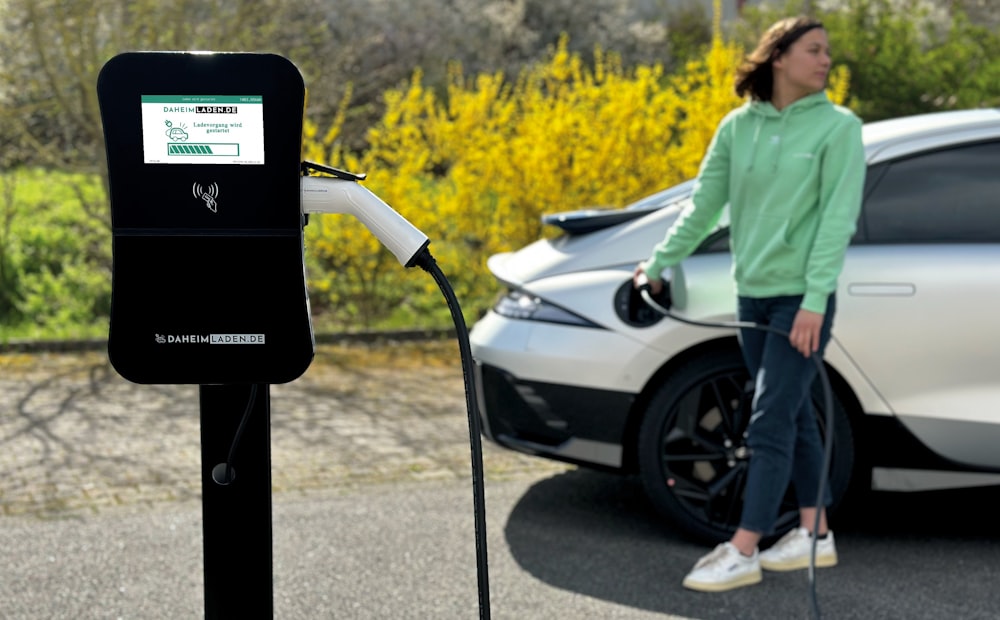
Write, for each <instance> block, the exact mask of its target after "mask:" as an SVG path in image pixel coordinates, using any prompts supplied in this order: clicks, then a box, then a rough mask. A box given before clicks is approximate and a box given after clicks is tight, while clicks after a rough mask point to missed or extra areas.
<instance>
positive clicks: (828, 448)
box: [638, 274, 833, 619]
mask: <svg viewBox="0 0 1000 620" xmlns="http://www.w3.org/2000/svg"><path fill="white" fill-rule="evenodd" d="M638 281H639V282H638V283H639V287H638V288H639V294H640V295H641V296H642V299H643V301H645V302H646V304H647V305H648V306H649V307H651V308H653V309H654V310H656V311H657V312H659V313H660V314H662V315H664V316H666V317H669V318H671V319H673V320H675V321H679V322H681V323H687V324H688V325H695V326H697V327H712V328H725V329H730V328H731V329H756V330H758V331H763V332H769V333H772V334H776V335H778V336H782V337H784V338H788V337H789V334H788V332H786V331H784V330H782V329H778V328H776V327H772V326H771V325H761V324H760V323H751V322H748V321H699V320H696V319H689V318H687V317H684V316H680V315H679V314H675V313H674V312H672V311H671V310H670V308H669V301H668V302H667V304H668V305H667V306H666V307H665V306H663V305H662V304H660V303H659V302H657V301H656V300H655V299H653V295H652V287H651V286H650V284H649V281H648V280H647V279H646V276H645V275H641V274H640V276H639V278H638ZM663 285H664V286H665V287H669V286H670V283H669V282H664V283H663ZM810 357H811V358H812V360H813V362H815V364H816V372H817V375H818V376H819V379H820V383H821V384H822V386H823V406H824V407H825V408H826V437H825V438H824V441H823V467H822V469H821V470H820V479H819V492H818V494H817V497H816V507H817V510H816V520H815V521H814V522H813V536H812V546H811V547H810V551H809V594H810V605H811V608H812V612H813V617H814V618H817V619H818V618H819V617H820V612H819V601H818V600H817V597H816V545H817V544H818V540H819V539H818V538H817V532H819V516H820V510H819V507H820V506H822V505H823V495H824V492H825V490H826V478H827V476H828V475H829V472H830V461H831V460H832V457H833V389H832V388H831V387H830V377H829V376H828V375H827V374H826V367H825V366H824V364H823V359H822V358H821V357H820V356H819V355H811V356H810Z"/></svg>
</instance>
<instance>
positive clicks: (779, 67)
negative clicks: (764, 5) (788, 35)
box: [771, 28, 830, 96]
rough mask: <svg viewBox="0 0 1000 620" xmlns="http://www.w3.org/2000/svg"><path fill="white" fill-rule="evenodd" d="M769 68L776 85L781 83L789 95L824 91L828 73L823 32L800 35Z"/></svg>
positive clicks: (827, 53) (828, 52)
mask: <svg viewBox="0 0 1000 620" xmlns="http://www.w3.org/2000/svg"><path fill="white" fill-rule="evenodd" d="M771 67H772V69H773V71H774V79H775V82H776V83H777V82H779V81H780V82H782V83H783V85H784V87H785V89H786V90H787V92H789V93H794V94H795V95H798V96H805V95H810V94H812V93H816V92H819V91H821V90H823V89H824V88H825V87H826V77H827V74H828V73H829V72H830V45H829V43H828V41H827V38H826V30H823V29H822V28H813V29H812V30H810V31H808V32H806V33H805V34H803V35H802V36H801V37H799V38H798V40H797V41H795V42H794V43H792V44H791V45H790V46H789V47H788V49H787V50H785V53H784V54H782V55H781V56H779V57H778V58H776V59H775V60H774V62H772V63H771Z"/></svg>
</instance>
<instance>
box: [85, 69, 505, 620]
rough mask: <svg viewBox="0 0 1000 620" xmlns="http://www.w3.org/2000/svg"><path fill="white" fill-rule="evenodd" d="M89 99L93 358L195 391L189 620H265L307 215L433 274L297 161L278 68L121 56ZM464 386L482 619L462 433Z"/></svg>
mask: <svg viewBox="0 0 1000 620" xmlns="http://www.w3.org/2000/svg"><path fill="white" fill-rule="evenodd" d="M97 94H98V101H99V104H100V108H101V117H102V121H103V125H104V136H105V145H106V151H107V159H108V175H109V180H110V201H111V222H112V236H113V237H112V243H113V246H112V249H113V274H112V299H111V322H110V328H109V336H108V356H109V359H110V361H111V364H112V366H113V367H114V368H115V370H116V371H117V372H118V373H119V374H120V375H121V376H122V377H124V378H125V379H128V380H130V381H132V382H135V383H141V384H194V385H198V386H199V399H200V401H199V403H200V408H201V457H202V514H203V536H204V552H205V556H204V564H205V617H206V618H233V617H264V616H268V615H273V591H272V590H273V577H272V548H271V542H272V541H271V459H270V395H269V386H270V384H273V383H287V382H289V381H293V380H295V379H296V378H298V377H299V376H301V375H302V373H304V372H305V371H306V369H307V368H308V367H309V365H310V363H311V362H312V359H313V354H314V348H315V339H314V335H313V329H312V319H311V316H310V309H309V298H308V292H307V289H306V276H305V266H304V237H303V228H304V226H305V225H306V224H307V222H308V217H309V214H310V213H344V214H350V215H353V216H355V217H357V218H358V219H360V220H361V221H362V222H363V223H364V224H365V225H366V226H367V227H368V229H369V230H370V231H371V232H372V233H373V234H375V235H376V236H377V237H378V238H379V239H380V240H381V241H382V243H383V244H384V245H386V246H387V247H388V248H389V249H390V251H392V253H393V254H394V255H395V256H396V258H397V259H398V260H399V262H400V263H401V264H402V265H404V266H405V267H412V266H414V265H417V264H419V265H420V266H421V267H423V268H424V269H425V270H427V271H429V272H431V274H432V275H435V277H436V279H437V280H438V283H439V285H441V284H442V281H443V276H440V272H439V271H437V270H436V265H434V263H433V259H432V258H430V255H429V253H427V252H426V248H427V245H428V243H429V242H428V239H427V237H426V236H425V235H424V234H423V233H421V232H420V231H419V230H417V229H416V228H414V227H413V226H412V225H410V224H409V222H407V221H406V220H405V219H403V218H402V217H401V216H399V215H398V214H397V213H396V212H395V211H394V210H393V209H392V208H391V207H389V206H388V205H386V204H385V203H384V202H382V201H381V200H380V199H379V198H378V197H377V196H375V195H374V194H372V193H371V192H369V191H368V190H366V189H365V188H363V187H362V186H361V185H359V183H358V181H360V180H362V179H363V178H364V177H363V176H360V175H353V174H351V173H347V172H344V171H340V170H336V169H332V168H324V167H322V166H318V165H315V164H309V163H308V162H302V161H301V153H302V122H303V116H304V112H305V101H306V90H305V84H304V82H303V79H302V76H301V74H300V73H299V71H298V69H297V68H296V67H295V66H294V64H292V63H291V62H290V61H289V60H287V59H285V58H283V57H281V56H278V55H274V54H254V53H196V52H131V53H124V54H120V55H118V56H115V57H114V58H112V59H111V60H109V61H108V62H107V63H106V64H105V65H104V67H103V69H102V70H101V73H100V76H99V78H98V82H97ZM312 172H319V173H323V174H326V175H330V176H322V177H317V176H310V173H312ZM445 288H446V287H444V286H442V290H443V291H445V293H446V296H447V293H448V291H447V290H445ZM449 302H452V298H449ZM450 305H451V306H452V316H453V318H455V319H456V325H457V326H460V327H464V323H463V324H462V325H459V321H460V320H462V319H461V318H460V317H461V313H460V312H457V302H455V303H453V304H452V303H450ZM463 333H464V331H463V330H461V329H460V330H459V340H460V341H459V345H460V349H461V351H462V353H463V366H466V364H467V363H468V361H469V359H470V358H471V353H469V352H468V342H467V335H466V336H465V337H464V340H463ZM466 371H467V372H466V391H467V394H466V398H467V401H466V402H467V405H468V407H469V412H468V413H469V424H470V441H471V444H472V461H473V475H474V479H473V490H474V500H475V504H476V506H475V509H476V513H475V516H476V536H477V538H476V549H477V560H478V569H479V573H478V576H479V602H480V617H488V616H489V602H488V577H487V568H486V547H485V517H484V510H483V508H482V502H483V489H482V455H481V448H480V444H479V443H478V442H479V427H478V424H479V420H478V413H477V412H476V411H475V406H474V399H473V397H472V395H471V391H472V390H471V389H470V386H469V381H470V380H471V373H470V372H468V368H467V367H466Z"/></svg>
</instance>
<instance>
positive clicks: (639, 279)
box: [632, 263, 663, 297]
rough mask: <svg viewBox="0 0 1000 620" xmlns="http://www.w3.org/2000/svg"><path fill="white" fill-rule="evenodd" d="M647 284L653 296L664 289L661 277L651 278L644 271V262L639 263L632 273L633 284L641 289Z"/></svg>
mask: <svg viewBox="0 0 1000 620" xmlns="http://www.w3.org/2000/svg"><path fill="white" fill-rule="evenodd" d="M646 284H648V285H649V294H650V295H652V296H653V297H656V296H657V295H659V294H660V291H662V290H663V280H661V279H659V278H653V279H650V278H649V277H648V276H647V275H646V272H645V271H643V268H642V263H639V265H638V266H637V267H636V268H635V271H634V272H633V273H632V286H634V287H635V288H637V289H639V288H642V287H643V286H644V285H646Z"/></svg>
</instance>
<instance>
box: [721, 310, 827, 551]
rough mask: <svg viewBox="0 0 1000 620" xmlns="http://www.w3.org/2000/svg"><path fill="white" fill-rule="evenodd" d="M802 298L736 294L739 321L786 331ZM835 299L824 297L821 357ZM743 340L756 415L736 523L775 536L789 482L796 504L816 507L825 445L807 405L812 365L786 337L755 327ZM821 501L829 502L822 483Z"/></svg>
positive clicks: (743, 333) (743, 331)
mask: <svg viewBox="0 0 1000 620" xmlns="http://www.w3.org/2000/svg"><path fill="white" fill-rule="evenodd" d="M801 302H802V296H801V295H790V296H783V297H768V298H760V299H754V298H749V297H740V298H739V319H740V321H748V322H752V323H759V324H764V325H771V326H773V327H775V328H778V329H780V330H782V331H785V332H788V331H790V330H791V328H792V321H793V320H794V319H795V314H796V313H797V312H798V310H799V304H800V303H801ZM835 309H836V301H835V299H834V297H833V295H831V296H830V299H829V301H828V302H827V308H826V313H825V315H824V319H823V328H822V331H821V335H820V348H819V352H818V353H814V354H813V355H814V356H817V355H818V356H819V357H818V359H822V355H823V351H824V350H825V349H826V344H827V342H829V340H830V329H831V327H832V324H833V314H834V311H835ZM739 338H740V345H741V347H742V350H743V359H744V360H745V361H746V365H747V368H748V369H749V371H750V376H751V377H752V378H753V379H754V382H755V386H756V387H755V392H754V397H753V412H752V415H751V417H750V425H749V428H748V429H747V433H748V434H747V446H748V447H749V448H750V467H749V470H748V472H747V483H746V491H745V493H744V501H743V514H742V516H741V519H740V527H742V528H743V529H747V530H750V531H753V532H758V533H760V534H762V535H768V534H771V533H773V531H774V525H775V521H776V520H777V518H778V510H779V509H780V507H781V501H782V499H783V498H784V495H785V492H786V491H787V490H788V485H789V483H791V484H792V487H793V489H794V491H795V497H796V500H797V501H798V505H799V506H800V507H813V506H815V505H816V499H817V497H818V493H819V480H820V473H821V471H822V469H823V442H822V439H821V438H820V434H819V427H818V426H817V425H816V417H815V415H814V412H813V408H812V398H811V387H812V383H813V379H814V378H815V377H816V373H817V370H816V362H815V361H814V360H813V358H811V357H809V358H807V357H805V356H803V355H802V354H801V353H800V352H799V351H798V350H796V349H795V348H794V347H792V345H791V343H790V342H789V341H788V338H787V337H784V336H779V335H778V334H773V333H770V332H765V331H761V330H757V329H741V330H740V334H739ZM825 488H826V492H825V494H824V501H823V506H828V505H829V504H830V501H831V495H830V488H829V485H826V487H825Z"/></svg>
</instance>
